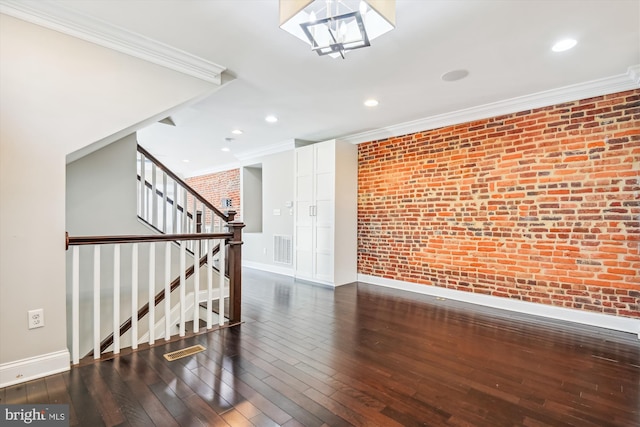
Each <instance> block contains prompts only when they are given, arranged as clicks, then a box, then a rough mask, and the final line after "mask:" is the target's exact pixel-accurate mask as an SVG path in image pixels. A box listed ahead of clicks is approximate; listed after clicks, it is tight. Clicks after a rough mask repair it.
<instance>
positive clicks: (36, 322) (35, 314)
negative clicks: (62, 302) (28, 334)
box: [29, 308, 44, 329]
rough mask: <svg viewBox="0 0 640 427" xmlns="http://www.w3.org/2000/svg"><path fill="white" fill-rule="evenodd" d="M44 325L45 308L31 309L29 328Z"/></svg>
mask: <svg viewBox="0 0 640 427" xmlns="http://www.w3.org/2000/svg"><path fill="white" fill-rule="evenodd" d="M43 326H44V309H42V308H38V309H36V310H29V329H35V328H42V327H43Z"/></svg>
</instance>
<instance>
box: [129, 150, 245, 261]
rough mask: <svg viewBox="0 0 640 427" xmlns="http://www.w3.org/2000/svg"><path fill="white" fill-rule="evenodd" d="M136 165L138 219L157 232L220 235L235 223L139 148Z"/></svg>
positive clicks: (231, 217)
mask: <svg viewBox="0 0 640 427" xmlns="http://www.w3.org/2000/svg"><path fill="white" fill-rule="evenodd" d="M137 164H138V166H137V168H138V191H137V193H138V216H139V217H140V218H141V219H142V220H144V221H145V222H147V223H148V224H149V225H151V226H152V227H154V228H156V229H157V230H159V231H160V232H162V233H172V234H186V233H198V232H199V231H198V230H200V232H202V233H219V232H222V231H223V229H224V225H225V224H226V223H229V222H231V221H234V218H235V212H233V211H229V212H227V213H223V212H222V211H220V210H219V209H218V208H216V207H215V206H214V205H213V204H212V203H211V202H209V201H208V200H207V199H205V198H204V197H202V196H201V195H200V194H198V192H197V191H195V190H194V189H193V188H191V187H190V186H189V185H188V184H187V183H186V182H184V181H183V180H182V179H181V178H180V177H178V176H177V175H176V174H175V173H173V172H172V171H171V170H170V169H169V168H167V167H166V166H165V165H163V164H162V163H161V162H160V161H159V160H158V159H156V158H155V157H154V156H153V155H151V154H150V153H149V152H148V151H146V150H145V149H144V148H143V147H141V146H139V145H138V154H137ZM198 214H200V215H198ZM189 249H190V250H193V248H192V247H189Z"/></svg>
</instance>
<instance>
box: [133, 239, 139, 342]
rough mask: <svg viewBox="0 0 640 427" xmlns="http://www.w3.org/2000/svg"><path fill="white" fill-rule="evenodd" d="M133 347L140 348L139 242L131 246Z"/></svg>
mask: <svg viewBox="0 0 640 427" xmlns="http://www.w3.org/2000/svg"><path fill="white" fill-rule="evenodd" d="M131 348H132V349H134V350H135V349H137V348H138V244H137V243H134V244H133V245H132V246H131Z"/></svg>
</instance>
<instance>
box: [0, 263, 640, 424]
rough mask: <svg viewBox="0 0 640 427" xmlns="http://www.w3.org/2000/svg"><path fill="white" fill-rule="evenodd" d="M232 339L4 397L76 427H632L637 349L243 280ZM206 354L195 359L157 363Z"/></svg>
mask: <svg viewBox="0 0 640 427" xmlns="http://www.w3.org/2000/svg"><path fill="white" fill-rule="evenodd" d="M243 280H244V289H243V298H244V302H243V310H244V315H243V317H244V320H245V323H243V324H242V325H240V326H236V327H233V328H230V329H223V330H218V331H215V332H211V333H208V334H204V335H199V336H196V337H191V338H187V339H185V340H183V341H176V342H172V343H170V344H167V345H163V346H156V347H153V348H150V349H146V350H142V351H139V352H136V353H132V354H127V355H123V356H119V357H116V358H113V359H111V360H108V361H103V362H100V363H93V364H88V365H85V366H81V367H77V368H73V369H71V371H70V372H67V373H64V374H59V375H53V376H50V377H47V378H44V379H40V380H36V381H31V382H29V383H26V384H21V385H17V386H13V387H8V388H5V389H0V403H27V402H28V403H69V404H70V415H71V417H70V418H71V425H80V426H91V427H93V426H102V425H108V426H151V425H158V426H177V425H182V426H202V425H206V426H210V425H215V426H217V425H221V426H227V425H230V426H251V425H254V426H276V425H284V426H349V425H357V426H384V427H387V426H490V427H496V426H528V427H536V426H581V427H582V426H594V427H595V426H597V427H604V426H640V390H639V388H640V341H639V340H638V337H637V336H635V335H631V334H624V333H618V332H612V331H607V330H602V329H598V328H593V327H586V326H578V325H574V324H568V323H563V322H555V321H550V320H544V319H540V318H534V317H530V316H525V315H519V314H514V313H509V312H501V311H497V310H491V309H487V308H480V307H477V306H472V305H469V304H464V303H460V302H456V301H450V300H442V299H438V298H435V297H429V296H425V295H416V294H410V293H406V292H401V291H396V290H390V289H386V288H381V287H377V286H372V285H366V284H358V285H356V284H353V285H347V286H343V287H340V288H338V289H336V290H335V291H334V290H332V289H328V288H324V287H319V286H313V285H310V284H305V283H294V282H293V280H292V279H290V278H287V277H283V276H277V275H273V274H268V273H261V272H257V271H255V270H245V271H244V278H243ZM194 344H202V345H203V346H205V347H206V348H207V350H206V351H205V352H203V353H199V354H197V355H194V356H190V357H187V358H184V359H180V360H177V361H174V362H167V361H166V360H165V359H164V358H163V357H162V355H163V354H164V353H166V352H168V351H173V350H177V349H180V348H183V347H186V346H189V345H194Z"/></svg>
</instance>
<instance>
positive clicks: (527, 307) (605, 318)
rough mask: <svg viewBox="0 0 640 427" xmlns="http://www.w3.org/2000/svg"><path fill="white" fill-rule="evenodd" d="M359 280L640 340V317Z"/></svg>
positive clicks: (395, 282)
mask: <svg viewBox="0 0 640 427" xmlns="http://www.w3.org/2000/svg"><path fill="white" fill-rule="evenodd" d="M358 282H363V283H370V284H372V285H379V286H385V287H388V288H393V289H401V290H403V291H409V292H416V293H419V294H425V295H433V296H436V297H442V298H447V299H452V300H456V301H463V302H468V303H471V304H478V305H482V306H485V307H492V308H497V309H501V310H509V311H515V312H518V313H525V314H531V315H534V316H542V317H547V318H550V319H556V320H564V321H568V322H574V323H580V324H583V325H590V326H597V327H600V328H606V329H613V330H616V331H622V332H629V333H632V334H637V335H638V339H640V320H639V319H633V318H630V317H622V316H612V315H608V314H602V313H593V312H590V311H583V310H576V309H571V308H565V307H557V306H553V305H547V304H537V303H533V302H527V301H519V300H514V299H510V298H502V297H495V296H492V295H483V294H474V293H472V292H463V291H457V290H454V289H447V288H441V287H438V286H432V285H421V284H417V283H411V282H404V281H401V280H394V279H386V278H383V277H376V276H369V275H366V274H358Z"/></svg>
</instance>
